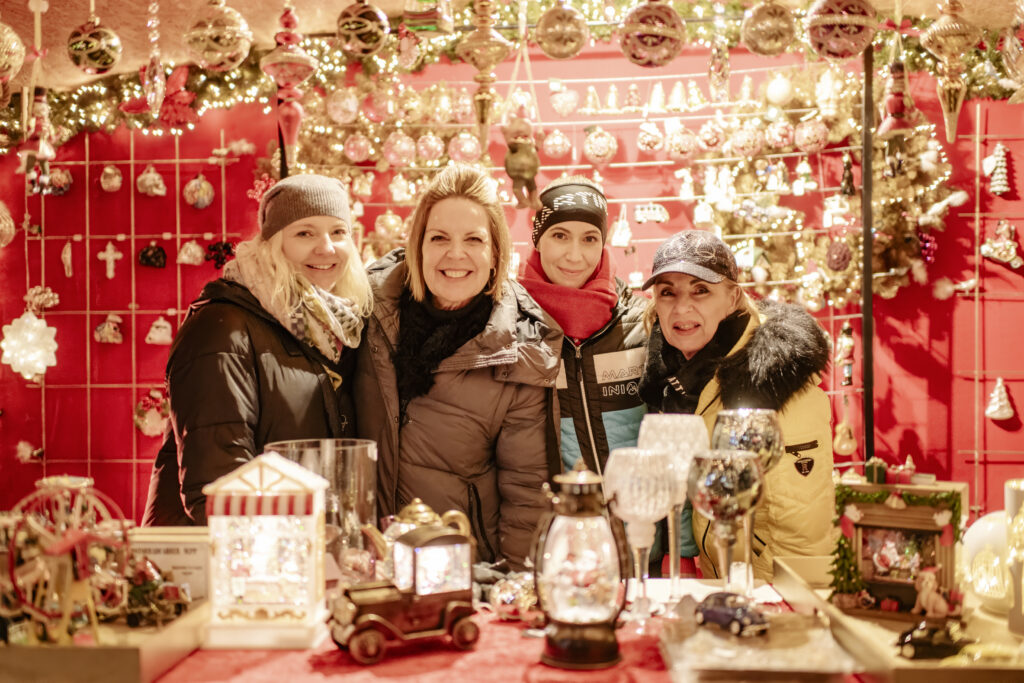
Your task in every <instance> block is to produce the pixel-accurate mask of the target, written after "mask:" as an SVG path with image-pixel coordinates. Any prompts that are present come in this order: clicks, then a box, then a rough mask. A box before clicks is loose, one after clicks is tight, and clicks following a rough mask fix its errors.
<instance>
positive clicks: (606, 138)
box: [583, 126, 619, 164]
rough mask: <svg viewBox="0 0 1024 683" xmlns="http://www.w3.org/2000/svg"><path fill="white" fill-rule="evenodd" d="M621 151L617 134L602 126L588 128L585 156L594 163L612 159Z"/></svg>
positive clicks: (603, 162) (585, 140) (606, 161)
mask: <svg viewBox="0 0 1024 683" xmlns="http://www.w3.org/2000/svg"><path fill="white" fill-rule="evenodd" d="M618 151H619V141H618V140H616V139H615V136H614V135H612V134H611V133H609V132H608V131H606V130H604V129H603V128H601V126H593V127H588V128H587V137H586V138H585V139H584V140H583V156H585V157H586V158H587V161H589V162H590V163H592V164H605V163H608V162H609V161H611V160H612V158H613V157H614V156H615V153H616V152H618Z"/></svg>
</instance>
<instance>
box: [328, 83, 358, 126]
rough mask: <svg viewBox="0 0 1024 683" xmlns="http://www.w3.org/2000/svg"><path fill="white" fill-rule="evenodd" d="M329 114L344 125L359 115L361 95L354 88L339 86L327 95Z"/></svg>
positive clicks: (332, 119) (333, 119)
mask: <svg viewBox="0 0 1024 683" xmlns="http://www.w3.org/2000/svg"><path fill="white" fill-rule="evenodd" d="M326 104H327V116H328V117H329V118H330V119H331V121H334V122H335V123H340V124H342V125H345V124H348V123H352V122H353V121H355V120H356V117H358V116H359V97H358V96H357V95H356V93H355V90H354V89H353V88H339V89H337V90H335V91H334V92H332V93H331V94H330V95H328V96H327V103H326Z"/></svg>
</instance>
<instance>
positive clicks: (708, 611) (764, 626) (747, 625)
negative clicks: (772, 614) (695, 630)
mask: <svg viewBox="0 0 1024 683" xmlns="http://www.w3.org/2000/svg"><path fill="white" fill-rule="evenodd" d="M694 617H695V618H696V620H697V623H698V624H718V625H719V626H721V627H722V628H724V629H727V630H728V631H729V633H731V634H733V635H734V636H751V635H759V634H761V633H764V632H766V631H767V630H768V621H767V620H766V619H765V618H764V615H763V614H761V613H760V612H759V611H758V610H757V608H756V607H754V606H753V605H752V604H751V603H750V602H748V601H747V599H746V598H745V597H743V596H742V595H738V594H736V593H725V592H720V593H712V594H711V595H709V596H707V597H706V598H704V599H703V600H702V601H701V602H700V604H699V605H697V611H696V612H695V613H694Z"/></svg>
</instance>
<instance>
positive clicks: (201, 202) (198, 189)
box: [181, 173, 213, 209]
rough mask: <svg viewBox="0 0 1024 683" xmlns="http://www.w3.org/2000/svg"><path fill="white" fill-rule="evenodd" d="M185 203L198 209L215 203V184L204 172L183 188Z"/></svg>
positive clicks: (182, 194)
mask: <svg viewBox="0 0 1024 683" xmlns="http://www.w3.org/2000/svg"><path fill="white" fill-rule="evenodd" d="M181 196H182V197H184V198H185V203H186V204H188V205H189V206H192V207H195V208H197V209H205V208H206V207H208V206H209V205H210V204H212V203H213V185H212V184H211V183H210V181H209V180H207V179H206V176H204V175H203V174H202V173H199V174H198V175H196V177H195V178H193V179H192V180H190V181H188V182H187V183H185V187H184V188H182V190H181Z"/></svg>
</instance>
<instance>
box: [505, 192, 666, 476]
mask: <svg viewBox="0 0 1024 683" xmlns="http://www.w3.org/2000/svg"><path fill="white" fill-rule="evenodd" d="M540 200H541V203H542V205H543V206H542V208H541V210H540V211H538V212H537V215H536V216H535V217H534V219H533V244H534V251H533V253H532V254H530V258H529V259H528V260H527V262H526V266H525V272H524V273H523V274H522V276H521V277H520V278H519V281H520V282H521V283H522V284H523V285H524V286H525V287H526V289H527V291H528V292H530V294H531V295H532V296H533V298H534V299H535V300H536V301H537V303H539V304H540V305H541V307H542V308H544V310H545V311H547V312H548V314H550V315H551V317H553V318H554V319H555V321H556V322H558V324H559V325H560V326H561V328H562V331H563V333H564V335H565V336H564V338H563V341H562V367H561V369H560V372H559V374H558V382H557V388H556V393H557V401H552V402H551V405H552V410H551V415H549V434H548V459H549V462H550V463H551V465H552V467H553V468H554V469H555V471H557V469H558V468H565V469H569V468H571V467H572V466H573V465H575V464H576V461H577V460H579V459H580V458H581V457H582V458H583V460H584V462H585V463H586V465H587V467H589V468H590V469H592V470H594V471H595V472H598V473H601V472H602V471H603V469H604V464H605V461H606V460H607V459H608V453H609V452H610V451H611V450H612V449H613V448H619V447H622V446H635V445H636V438H637V432H638V431H639V429H640V421H641V420H642V419H643V416H644V412H645V408H644V403H643V401H642V400H641V399H640V396H639V394H638V392H637V381H638V380H639V379H640V374H641V371H642V369H643V358H644V344H645V342H646V338H647V335H646V333H645V332H644V327H643V311H644V305H645V301H646V300H645V299H644V298H643V297H639V296H633V293H632V291H631V290H630V289H629V287H627V286H626V284H625V283H624V282H622V281H621V280H619V279H618V278H616V277H615V274H614V272H613V267H612V263H611V254H610V253H609V251H608V248H607V246H606V245H605V234H606V227H607V221H608V210H607V201H606V200H605V196H604V193H603V191H602V190H601V187H600V186H599V185H597V184H596V183H594V182H593V181H592V180H590V179H588V178H584V177H582V176H570V177H566V178H559V179H558V180H555V181H553V182H551V183H550V184H549V185H548V186H547V187H546V188H544V190H543V191H542V192H541V194H540Z"/></svg>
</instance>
